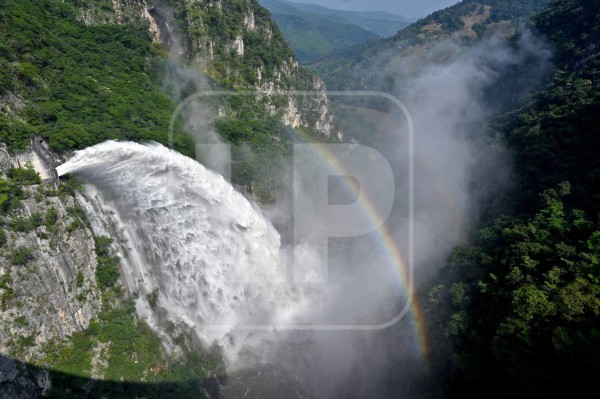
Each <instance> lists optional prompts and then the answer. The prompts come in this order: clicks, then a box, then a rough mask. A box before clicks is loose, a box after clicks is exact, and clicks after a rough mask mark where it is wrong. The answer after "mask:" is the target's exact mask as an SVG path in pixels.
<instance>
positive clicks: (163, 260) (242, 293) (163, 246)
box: [58, 141, 302, 360]
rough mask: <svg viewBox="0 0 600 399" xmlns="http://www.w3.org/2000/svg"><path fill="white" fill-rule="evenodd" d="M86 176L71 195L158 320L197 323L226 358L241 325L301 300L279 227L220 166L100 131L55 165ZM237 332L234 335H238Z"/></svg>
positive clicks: (272, 319)
mask: <svg viewBox="0 0 600 399" xmlns="http://www.w3.org/2000/svg"><path fill="white" fill-rule="evenodd" d="M58 173H59V175H61V176H62V175H65V174H69V173H72V174H74V175H76V176H78V177H80V178H82V179H83V180H85V182H86V183H87V184H86V190H85V192H84V193H83V194H82V195H80V202H81V203H82V204H83V206H84V208H85V209H86V212H87V214H88V216H89V218H90V221H91V224H92V227H93V228H94V230H95V232H96V234H97V235H110V236H111V237H113V238H116V243H115V248H118V249H119V251H120V252H121V257H122V266H123V267H122V269H123V270H122V271H123V278H124V283H125V284H126V286H127V288H128V290H129V292H131V293H138V294H140V295H139V298H138V300H137V311H138V313H139V314H140V315H141V316H142V317H145V318H146V319H147V320H148V322H149V323H150V324H151V325H152V326H153V327H154V328H156V329H157V330H160V329H161V328H160V326H159V324H160V323H158V316H157V312H154V311H152V310H151V309H150V306H149V304H148V301H147V300H146V295H147V294H149V293H152V292H153V291H155V290H158V292H159V296H158V305H159V306H158V308H162V309H163V312H162V313H163V317H164V314H166V317H167V318H168V319H169V320H171V321H173V322H175V323H179V322H184V323H186V324H187V325H188V326H190V327H193V328H195V329H196V331H197V333H198V334H199V336H200V337H201V338H202V339H203V340H204V342H205V343H206V344H212V343H214V342H216V343H218V344H219V345H220V346H221V347H222V348H223V349H224V352H225V355H226V357H228V358H229V360H234V359H235V357H236V356H237V353H238V351H239V350H240V349H241V347H242V346H243V345H242V343H243V344H248V342H247V341H248V339H247V338H248V337H247V336H246V335H247V333H244V337H243V338H242V337H241V336H239V334H238V335H236V334H237V333H235V332H233V331H235V330H236V328H237V327H243V326H246V325H257V324H261V325H269V324H281V323H285V322H290V321H291V320H292V319H293V318H294V316H295V315H296V314H298V312H299V309H300V308H301V306H302V305H301V301H300V300H299V299H298V298H296V297H295V295H294V292H293V291H292V290H291V289H290V288H289V287H288V286H287V285H286V284H285V275H286V273H285V270H284V269H283V267H282V266H281V265H280V262H279V248H280V237H279V234H278V233H277V231H276V230H275V229H274V228H273V226H272V225H271V224H270V223H269V222H268V221H267V220H266V219H265V218H264V217H263V216H262V214H261V213H260V211H259V210H258V209H257V208H256V207H254V206H253V205H252V204H251V203H250V202H249V201H248V200H247V199H246V198H245V197H244V196H243V195H241V194H240V193H238V192H237V191H236V190H235V189H234V188H233V187H232V186H231V185H230V184H229V183H228V182H227V181H226V180H225V179H224V178H223V177H222V176H220V175H218V174H216V173H214V172H212V171H210V170H208V169H206V168H205V167H204V166H202V165H201V164H200V163H198V162H196V161H194V160H192V159H190V158H187V157H185V156H183V155H181V154H179V153H177V152H175V151H172V150H169V149H167V148H166V147H164V146H162V145H159V144H149V145H141V144H136V143H131V142H115V141H109V142H105V143H102V144H99V145H96V146H93V147H90V148H87V149H85V150H82V151H78V152H77V153H76V154H75V156H74V157H73V158H72V159H70V160H69V161H68V162H66V163H65V164H63V165H61V166H60V167H59V168H58ZM242 341H243V342H242Z"/></svg>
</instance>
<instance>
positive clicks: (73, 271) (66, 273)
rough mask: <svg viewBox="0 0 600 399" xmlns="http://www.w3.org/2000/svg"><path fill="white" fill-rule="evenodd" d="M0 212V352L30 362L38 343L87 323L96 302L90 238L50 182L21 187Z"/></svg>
mask: <svg viewBox="0 0 600 399" xmlns="http://www.w3.org/2000/svg"><path fill="white" fill-rule="evenodd" d="M23 190H24V196H25V199H24V200H23V201H22V202H21V207H20V209H18V210H17V211H16V212H15V213H13V214H12V215H11V216H10V217H8V216H6V217H0V221H1V223H2V225H4V226H8V228H7V229H5V230H4V235H5V240H4V244H3V245H2V248H1V249H0V292H1V294H0V295H1V304H0V352H1V353H4V354H9V355H12V356H15V357H17V358H19V359H22V360H25V361H31V362H37V361H38V360H40V359H41V358H42V357H43V355H44V353H43V352H42V348H43V347H44V344H45V343H47V342H49V341H50V340H53V339H63V338H66V337H68V336H69V335H71V334H73V333H74V332H76V331H82V330H84V329H85V328H87V327H88V325H89V322H90V320H91V319H93V318H94V317H95V316H96V315H97V314H98V312H99V311H100V308H101V301H100V292H99V291H98V289H97V287H96V279H95V271H96V255H95V252H94V238H93V235H92V232H91V230H90V229H89V228H88V227H87V226H86V224H85V222H84V218H83V217H82V216H81V214H80V211H79V210H78V207H77V205H76V203H75V200H74V198H73V197H72V196H70V195H67V194H65V193H63V194H59V193H58V192H57V191H56V190H55V189H54V187H53V186H49V185H39V186H35V185H34V186H30V187H26V188H23Z"/></svg>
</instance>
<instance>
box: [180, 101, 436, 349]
mask: <svg viewBox="0 0 600 399" xmlns="http://www.w3.org/2000/svg"><path fill="white" fill-rule="evenodd" d="M259 95H260V94H259V93H256V92H223V91H206V92H199V93H196V94H193V95H191V96H190V97H188V98H186V99H185V100H183V101H182V102H181V103H180V104H179V105H178V107H177V108H176V109H175V111H174V113H173V116H172V118H171V122H170V126H169V145H170V146H171V147H173V137H174V134H173V132H174V128H175V123H176V121H177V118H178V116H179V113H180V112H181V110H182V109H183V108H184V107H186V106H187V105H188V104H189V103H191V102H192V101H195V100H197V99H199V98H204V97H224V96H253V97H257V96H259ZM273 95H276V96H286V97H288V96H316V95H322V93H319V92H310V91H288V92H283V93H277V94H273ZM327 96H328V97H350V96H362V97H379V98H384V99H387V100H389V101H391V102H392V103H394V104H395V105H396V106H397V107H398V108H400V110H401V111H402V113H403V114H404V115H405V117H406V120H407V127H408V146H409V148H408V154H409V159H408V161H409V182H408V191H409V201H408V207H409V222H408V229H409V243H408V244H409V245H408V256H407V259H406V260H405V259H404V258H403V256H402V254H401V253H400V250H399V248H398V245H397V243H396V239H395V237H394V235H393V234H392V232H391V231H390V229H389V227H388V226H387V225H386V223H385V222H386V221H385V220H384V219H383V218H382V217H381V215H380V214H379V211H378V210H377V209H376V207H375V206H373V204H372V203H371V201H369V199H368V198H365V196H360V195H358V198H359V201H360V206H361V208H362V209H363V212H365V214H366V216H368V218H369V219H370V220H372V221H373V223H374V225H377V226H381V227H380V228H379V229H378V230H377V234H378V235H379V237H380V240H379V242H380V245H381V248H382V250H383V252H384V253H385V255H386V258H387V260H388V263H389V265H391V267H393V269H394V272H395V274H396V275H397V277H398V280H399V282H400V284H401V286H402V288H403V290H404V292H405V293H406V298H407V301H406V303H405V305H404V307H403V309H402V310H401V312H400V313H399V314H398V315H397V316H396V317H394V318H393V319H391V320H389V321H387V322H385V323H382V324H377V325H294V324H287V325H269V326H265V325H246V326H241V327H237V328H238V329H242V330H273V329H276V330H319V331H377V330H384V329H387V328H390V327H392V326H394V325H395V324H397V323H398V322H399V321H400V320H402V319H403V318H404V317H405V316H407V315H408V316H409V317H411V319H412V324H413V325H414V328H415V336H416V340H417V342H416V344H417V347H418V349H419V352H420V354H421V356H422V359H424V361H427V357H428V355H429V344H428V342H427V334H426V328H425V321H424V320H425V319H424V314H423V308H422V306H421V304H420V303H419V301H418V298H417V297H416V295H415V290H414V161H415V159H414V122H413V120H412V117H411V115H410V112H409V111H408V109H407V107H406V106H405V105H404V104H403V103H401V102H400V101H399V100H398V99H397V98H396V97H394V96H392V95H390V94H387V93H383V92H377V91H348V92H337V91H331V92H327ZM296 131H297V133H298V135H299V136H300V137H302V138H303V140H304V141H306V142H310V143H311V144H313V145H314V146H315V148H316V149H317V151H318V152H319V153H320V155H321V156H322V157H323V158H324V159H325V160H332V159H335V157H334V156H333V154H332V153H331V152H330V151H329V150H328V148H327V146H325V145H323V144H321V143H315V142H314V140H310V137H309V136H308V135H307V134H306V133H304V132H302V131H300V130H298V129H297V130H296ZM333 165H335V166H334V167H335V168H336V169H337V171H338V172H339V174H340V175H347V174H348V173H346V172H345V170H344V168H343V167H342V166H339V164H337V163H333ZM346 187H347V189H348V190H351V191H352V192H354V193H356V194H359V193H358V192H357V191H358V190H359V189H358V188H357V187H355V186H354V185H353V184H349V183H347V184H346Z"/></svg>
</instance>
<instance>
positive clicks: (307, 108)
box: [80, 0, 333, 137]
mask: <svg viewBox="0 0 600 399" xmlns="http://www.w3.org/2000/svg"><path fill="white" fill-rule="evenodd" d="M80 9H81V14H80V19H81V20H82V21H83V22H85V23H86V24H89V25H97V24H107V23H120V24H125V23H134V24H143V25H144V26H146V27H147V29H148V30H149V32H150V33H151V35H152V37H153V40H154V41H155V42H158V43H161V44H162V45H164V46H165V47H166V48H168V49H169V50H170V51H171V52H172V53H173V54H176V55H178V56H181V57H182V58H184V59H185V60H186V61H187V62H189V63H190V64H191V65H192V66H193V67H194V68H196V69H198V70H199V71H200V72H202V73H203V74H205V75H206V76H208V77H210V78H213V79H215V80H216V81H218V82H220V83H221V85H222V86H225V88H226V89H233V90H246V91H256V92H257V93H258V94H257V97H256V99H257V103H258V104H260V105H262V106H263V107H264V109H265V110H266V111H268V112H269V113H271V114H278V115H280V116H281V117H282V120H283V121H284V123H286V124H287V125H290V126H292V127H305V128H309V129H311V130H314V131H316V132H318V133H320V134H322V135H324V136H326V137H329V136H330V135H331V133H332V131H333V128H332V117H331V115H330V112H329V103H328V99H327V96H326V95H325V86H324V84H323V82H322V81H321V80H320V79H319V78H318V77H316V76H315V75H313V74H311V73H310V72H309V71H307V70H306V69H304V68H303V67H301V66H300V65H299V64H298V62H297V61H296V57H295V55H294V53H293V51H292V50H291V49H290V48H289V46H288V45H287V43H286V42H285V39H284V37H283V35H282V34H281V32H280V31H279V29H278V28H277V26H276V25H275V23H274V22H273V20H272V19H271V15H270V13H269V12H268V11H267V10H266V9H264V8H263V7H262V6H260V5H259V4H258V2H257V1H256V0H207V1H198V0H169V1H166V0H162V1H161V0H112V6H109V5H107V4H106V3H105V2H100V1H92V2H89V3H86V4H85V5H83V6H81V8H80ZM290 91H292V92H293V91H302V92H309V93H308V94H307V95H300V96H287V95H285V94H286V93H287V92H290Z"/></svg>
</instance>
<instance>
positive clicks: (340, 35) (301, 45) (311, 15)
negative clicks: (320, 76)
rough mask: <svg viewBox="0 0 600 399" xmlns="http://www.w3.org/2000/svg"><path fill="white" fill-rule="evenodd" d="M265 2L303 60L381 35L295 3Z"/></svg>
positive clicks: (315, 57) (263, 0) (332, 15)
mask: <svg viewBox="0 0 600 399" xmlns="http://www.w3.org/2000/svg"><path fill="white" fill-rule="evenodd" d="M261 4H262V5H263V6H265V7H266V8H267V9H269V11H270V12H271V14H272V15H273V18H274V19H275V21H276V22H277V25H278V27H279V29H281V31H282V32H283V34H284V35H285V38H286V40H287V41H288V43H289V44H290V46H291V47H292V48H293V49H294V52H295V53H296V56H297V57H298V60H299V61H300V62H303V63H310V62H313V61H315V60H316V59H318V58H319V57H322V56H324V55H325V54H327V53H330V52H332V51H334V50H339V49H342V48H345V47H348V46H352V45H354V44H357V43H363V42H365V41H367V40H372V39H376V38H379V36H378V35H377V34H376V33H373V32H370V31H368V30H366V29H364V28H362V27H360V26H358V25H356V24H354V23H352V22H350V21H348V20H346V19H344V18H342V17H340V16H337V15H335V14H325V13H315V12H311V11H304V10H302V9H301V8H300V7H298V6H297V5H296V4H294V3H290V2H282V1H278V0H261Z"/></svg>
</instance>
